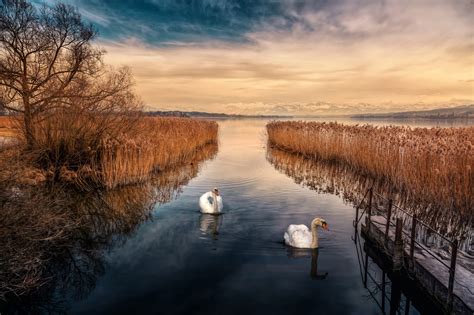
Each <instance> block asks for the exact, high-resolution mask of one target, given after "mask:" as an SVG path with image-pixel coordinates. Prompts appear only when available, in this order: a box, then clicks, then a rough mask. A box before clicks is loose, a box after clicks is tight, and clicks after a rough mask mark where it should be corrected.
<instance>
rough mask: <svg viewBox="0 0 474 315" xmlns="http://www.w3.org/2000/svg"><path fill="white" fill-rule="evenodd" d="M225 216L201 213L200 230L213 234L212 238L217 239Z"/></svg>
mask: <svg viewBox="0 0 474 315" xmlns="http://www.w3.org/2000/svg"><path fill="white" fill-rule="evenodd" d="M223 217H224V216H223V215H214V214H204V213H203V214H201V215H200V216H199V230H200V231H201V232H202V233H203V234H209V235H211V236H212V239H214V240H217V239H218V235H219V229H220V228H221V226H222V220H223Z"/></svg>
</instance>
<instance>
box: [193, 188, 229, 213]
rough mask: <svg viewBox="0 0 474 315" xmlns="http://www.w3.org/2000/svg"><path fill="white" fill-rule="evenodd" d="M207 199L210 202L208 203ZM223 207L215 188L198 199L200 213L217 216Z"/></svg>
mask: <svg viewBox="0 0 474 315" xmlns="http://www.w3.org/2000/svg"><path fill="white" fill-rule="evenodd" d="M209 199H211V200H212V202H211V201H209ZM223 206H224V205H223V204H222V197H221V195H220V194H219V190H218V189H217V188H214V189H213V190H212V191H209V192H207V193H205V194H203V195H202V196H201V198H199V207H200V208H201V213H210V214H219V213H221V212H222V208H223Z"/></svg>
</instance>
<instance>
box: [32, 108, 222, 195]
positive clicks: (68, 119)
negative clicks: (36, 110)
mask: <svg viewBox="0 0 474 315" xmlns="http://www.w3.org/2000/svg"><path fill="white" fill-rule="evenodd" d="M217 133H218V125H217V123H216V122H213V121H203V120H196V119H190V118H174V117H166V118H165V117H153V118H152V117H143V116H136V117H131V116H107V117H105V116H100V115H88V114H87V113H80V114H78V115H75V114H71V113H58V114H56V115H54V116H51V117H48V118H47V119H44V120H43V121H41V122H40V123H38V124H37V125H36V127H35V139H36V144H35V147H34V148H33V150H32V152H33V155H34V160H35V161H36V164H37V167H38V168H40V169H42V170H44V172H45V173H46V174H45V176H46V177H47V178H52V179H53V181H63V182H69V183H72V184H74V185H75V186H78V187H80V188H85V189H89V187H90V185H91V184H93V185H99V186H102V187H105V188H108V189H111V188H114V187H117V186H121V185H127V184H133V183H138V182H143V181H145V180H147V179H148V178H149V177H150V175H151V174H152V173H153V172H159V171H163V170H164V169H167V168H172V167H173V166H174V165H178V164H180V163H182V162H183V161H185V160H187V159H188V158H189V157H190V156H192V155H193V154H194V153H195V151H197V150H199V149H200V148H202V147H203V146H205V145H207V144H210V143H217Z"/></svg>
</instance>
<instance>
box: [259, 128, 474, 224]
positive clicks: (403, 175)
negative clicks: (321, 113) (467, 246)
mask: <svg viewBox="0 0 474 315" xmlns="http://www.w3.org/2000/svg"><path fill="white" fill-rule="evenodd" d="M267 132H268V140H269V143H270V146H273V147H275V148H278V149H281V150H284V151H287V152H292V153H297V154H300V155H302V156H304V157H307V158H311V159H317V160H325V161H333V162H337V163H341V164H343V165H345V166H348V167H350V168H351V169H352V170H354V171H357V172H359V173H361V174H364V175H365V176H368V177H370V178H374V179H378V180H383V181H387V182H389V183H390V184H391V186H393V187H394V189H395V190H397V191H399V192H403V193H404V194H405V195H408V196H409V198H410V199H411V200H412V201H414V204H418V205H419V206H418V208H415V209H413V210H414V211H418V212H429V213H432V214H435V215H437V216H444V218H440V217H438V218H437V219H440V220H441V221H443V222H446V223H447V224H446V225H447V228H446V229H447V232H449V231H450V230H453V229H456V226H455V224H456V223H457V222H459V220H467V221H468V222H471V224H472V219H473V217H474V176H473V175H474V173H473V168H474V143H473V141H474V127H466V128H410V127H394V126H386V127H374V126H370V125H363V126H359V125H356V126H346V125H342V124H337V123H318V122H271V123H269V124H268V125H267ZM471 224H469V223H468V224H467V226H470V225H471Z"/></svg>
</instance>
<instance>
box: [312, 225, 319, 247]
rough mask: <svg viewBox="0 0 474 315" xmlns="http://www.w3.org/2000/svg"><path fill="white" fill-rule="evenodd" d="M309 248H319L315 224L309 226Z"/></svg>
mask: <svg viewBox="0 0 474 315" xmlns="http://www.w3.org/2000/svg"><path fill="white" fill-rule="evenodd" d="M311 235H312V238H311V248H318V247H319V239H318V229H317V225H316V224H311Z"/></svg>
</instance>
